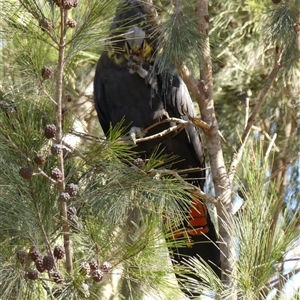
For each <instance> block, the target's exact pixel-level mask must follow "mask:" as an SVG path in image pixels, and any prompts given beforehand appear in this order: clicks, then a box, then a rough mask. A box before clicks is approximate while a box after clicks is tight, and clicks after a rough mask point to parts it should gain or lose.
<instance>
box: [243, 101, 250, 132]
mask: <svg viewBox="0 0 300 300" xmlns="http://www.w3.org/2000/svg"><path fill="white" fill-rule="evenodd" d="M248 119H249V98H248V97H247V98H246V108H245V127H244V129H246V127H247V123H248Z"/></svg>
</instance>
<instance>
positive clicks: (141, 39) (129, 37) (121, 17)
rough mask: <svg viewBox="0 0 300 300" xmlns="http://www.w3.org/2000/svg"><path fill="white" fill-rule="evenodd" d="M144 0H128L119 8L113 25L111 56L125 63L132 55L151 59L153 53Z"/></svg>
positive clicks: (110, 44)
mask: <svg viewBox="0 0 300 300" xmlns="http://www.w3.org/2000/svg"><path fill="white" fill-rule="evenodd" d="M148 18H149V16H148V14H147V12H146V10H145V8H144V5H143V1H138V0H126V1H124V2H122V3H121V4H120V6H119V7H118V8H117V11H116V16H115V18H114V21H113V24H112V26H111V39H110V43H109V45H108V50H109V51H108V52H109V56H110V57H111V58H112V59H113V60H114V61H115V62H116V63H117V64H124V63H126V62H127V61H128V59H129V58H130V57H131V56H138V57H140V58H143V59H145V60H150V59H151V56H152V54H153V52H154V51H153V46H152V44H153V40H152V39H151V25H150V22H149V20H148Z"/></svg>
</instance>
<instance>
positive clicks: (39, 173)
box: [33, 168, 57, 184]
mask: <svg viewBox="0 0 300 300" xmlns="http://www.w3.org/2000/svg"><path fill="white" fill-rule="evenodd" d="M38 171H39V172H38V173H34V174H33V175H41V176H43V177H45V178H47V179H48V180H50V181H51V182H52V183H54V184H57V182H56V181H55V180H54V179H52V178H51V177H49V176H48V175H47V174H46V173H45V172H44V171H43V170H42V169H41V168H38Z"/></svg>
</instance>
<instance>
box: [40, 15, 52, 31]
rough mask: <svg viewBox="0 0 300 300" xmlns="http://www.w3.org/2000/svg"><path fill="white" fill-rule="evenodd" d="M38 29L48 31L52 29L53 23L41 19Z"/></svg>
mask: <svg viewBox="0 0 300 300" xmlns="http://www.w3.org/2000/svg"><path fill="white" fill-rule="evenodd" d="M40 27H41V28H42V30H43V31H49V30H51V29H52V28H53V23H52V21H51V20H49V19H47V18H43V19H41V20H40Z"/></svg>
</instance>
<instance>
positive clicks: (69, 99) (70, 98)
mask: <svg viewBox="0 0 300 300" xmlns="http://www.w3.org/2000/svg"><path fill="white" fill-rule="evenodd" d="M65 101H66V102H72V101H73V96H72V95H70V94H67V95H65Z"/></svg>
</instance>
